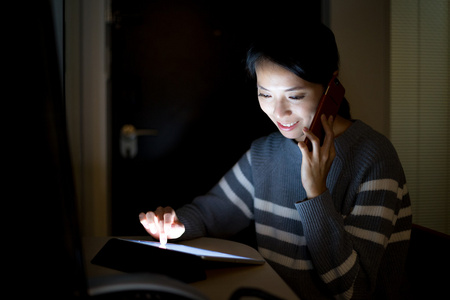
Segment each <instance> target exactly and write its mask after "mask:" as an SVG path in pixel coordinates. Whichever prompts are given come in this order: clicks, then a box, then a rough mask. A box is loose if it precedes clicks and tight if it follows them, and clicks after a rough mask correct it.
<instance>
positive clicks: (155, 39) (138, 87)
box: [110, 0, 321, 235]
mask: <svg viewBox="0 0 450 300" xmlns="http://www.w3.org/2000/svg"><path fill="white" fill-rule="evenodd" d="M286 3H287V4H286ZM286 3H283V2H267V3H266V2H264V3H262V2H256V1H242V2H241V3H239V4H235V3H232V2H229V1H122V0H113V1H112V13H113V16H114V17H113V18H114V22H113V24H111V27H110V33H111V35H110V43H111V49H112V50H111V53H112V54H111V57H112V60H111V61H112V64H111V100H112V105H111V112H112V118H111V120H112V170H111V172H112V173H111V174H112V185H111V186H112V192H111V195H112V234H113V235H142V234H146V233H145V231H144V230H143V228H142V227H141V225H140V223H139V222H138V214H139V213H140V212H141V211H144V212H145V211H148V210H154V209H155V208H156V207H157V206H160V205H161V206H167V205H169V206H172V207H174V208H177V207H179V206H181V205H183V204H185V203H188V202H191V201H192V199H193V198H194V197H195V196H198V195H202V194H205V193H206V192H208V191H209V190H210V189H211V188H212V186H213V185H214V184H216V183H217V182H218V181H219V180H220V178H221V177H222V176H223V175H224V174H225V172H226V171H228V170H229V169H230V168H231V167H232V166H233V165H234V164H235V163H236V162H237V160H238V159H239V158H240V157H241V156H242V155H243V154H244V153H245V152H246V151H247V150H248V149H249V147H250V145H251V142H252V141H253V140H255V139H256V138H258V137H261V136H264V135H266V134H268V133H270V132H272V131H274V130H276V129H275V127H274V125H273V124H272V123H271V121H270V120H269V119H268V118H267V117H266V116H265V114H264V113H263V112H262V111H261V110H260V108H259V104H258V101H257V97H256V88H255V83H254V82H252V81H251V80H250V79H249V78H248V77H247V74H246V71H245V63H244V61H245V53H246V50H247V49H248V47H249V45H250V42H251V40H252V38H253V37H254V36H255V35H256V34H261V33H263V32H264V28H265V27H266V26H279V24H280V22H282V21H283V20H285V19H292V18H294V19H295V18H298V19H299V21H300V20H301V21H304V20H305V19H315V20H320V12H321V7H320V3H321V1H289V2H286ZM303 30H307V28H303ZM299 32H301V30H300V28H299ZM268 42H269V41H268ZM287 43H288V41H287ZM125 124H132V125H134V126H135V127H136V128H138V129H156V130H157V131H158V133H157V135H156V136H140V137H138V154H137V156H136V157H134V158H133V159H130V158H124V157H123V156H122V155H121V153H120V151H119V150H120V130H121V128H122V126H123V125H125Z"/></svg>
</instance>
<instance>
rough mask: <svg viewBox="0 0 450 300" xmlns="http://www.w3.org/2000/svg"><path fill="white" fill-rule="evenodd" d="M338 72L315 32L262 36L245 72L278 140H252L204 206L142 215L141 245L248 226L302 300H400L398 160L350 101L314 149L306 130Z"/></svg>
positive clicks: (289, 30) (406, 228)
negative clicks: (145, 237) (144, 240)
mask: <svg viewBox="0 0 450 300" xmlns="http://www.w3.org/2000/svg"><path fill="white" fill-rule="evenodd" d="M296 28H307V30H306V31H298V30H297V29H296ZM338 61H339V55H338V50H337V46H336V42H335V39H334V35H333V33H332V32H331V31H330V30H329V29H328V28H327V27H325V26H323V25H322V24H316V25H312V24H309V25H308V26H307V27H294V26H290V27H289V26H288V27H283V31H279V30H277V31H275V32H271V31H265V32H263V34H262V36H261V37H259V38H258V39H257V40H256V42H255V43H254V45H253V47H252V48H251V49H250V50H249V51H248V54H247V69H248V71H249V73H250V74H251V75H252V76H253V77H255V78H256V82H257V93H258V99H259V104H260V106H261V109H262V110H263V111H264V112H265V113H266V114H267V116H268V117H269V118H270V119H271V120H272V121H273V122H274V124H275V125H276V127H277V128H278V132H276V133H273V134H271V135H269V136H267V137H264V138H261V139H258V140H256V141H255V142H254V143H253V144H252V146H251V148H250V150H249V151H248V152H247V153H246V154H245V155H243V157H242V158H241V159H240V160H239V161H238V162H237V164H236V165H235V166H234V167H233V168H232V169H231V170H230V171H229V172H228V173H227V174H225V176H224V177H223V178H222V179H221V180H220V182H219V183H218V184H217V185H216V186H215V187H214V188H213V189H212V190H211V191H210V192H209V193H208V194H207V195H205V196H201V197H197V198H196V199H194V201H193V202H192V203H191V204H187V205H185V206H184V207H182V208H180V209H179V210H177V211H176V212H175V211H174V210H173V209H171V208H170V207H166V208H162V207H159V208H158V209H156V211H155V212H148V213H147V214H144V213H141V214H140V216H139V217H140V221H141V223H142V224H143V226H144V227H145V228H146V230H147V231H148V232H149V234H150V235H152V236H153V237H154V238H157V239H160V240H161V242H163V243H165V242H166V241H167V238H169V239H173V238H179V237H181V236H182V238H185V239H190V238H195V237H200V236H206V235H208V236H213V237H222V238H224V237H229V236H232V235H234V234H236V233H238V232H239V231H241V230H242V229H244V228H246V227H247V226H249V224H251V223H252V222H253V221H254V223H255V229H256V240H257V246H258V251H259V252H260V253H261V255H262V256H263V257H264V258H265V259H266V261H267V262H268V263H270V264H271V266H272V267H273V268H274V269H275V270H276V271H277V272H278V273H279V275H280V276H281V277H282V278H283V279H284V280H285V281H286V282H287V283H288V284H289V285H290V286H291V288H292V289H293V290H294V291H295V292H296V293H297V294H298V295H299V297H300V298H301V299H321V298H331V297H337V298H363V299H367V298H372V297H373V298H383V299H386V298H393V297H398V296H399V294H398V292H399V288H400V281H401V278H402V270H403V265H404V261H405V258H406V253H407V248H408V243H409V236H410V228H411V209H410V200H409V194H408V192H407V189H406V180H405V176H404V172H403V169H402V166H401V164H400V161H399V159H398V157H397V154H396V152H395V149H394V148H393V146H392V145H391V143H390V142H389V141H388V139H386V138H385V137H384V136H382V135H381V134H379V133H377V132H375V131H374V130H373V129H371V128H370V127H369V126H368V125H366V124H364V123H363V122H362V121H359V120H351V119H350V113H349V107H348V103H347V101H346V100H344V105H342V106H341V110H340V112H339V115H338V116H336V118H335V119H333V118H332V117H330V118H328V119H326V118H325V117H324V116H322V117H321V122H322V125H323V128H324V130H325V140H324V142H323V144H322V145H321V144H320V143H319V141H318V139H317V138H316V137H315V136H314V135H313V134H312V133H311V132H310V131H309V130H308V127H309V126H310V124H311V121H312V119H313V117H314V114H315V112H316V108H317V104H318V102H319V100H320V98H321V96H322V94H323V92H324V88H325V86H326V85H327V83H328V82H329V80H330V79H331V77H332V75H333V73H334V72H335V71H337V70H338V63H339V62H338ZM305 138H308V139H310V140H311V141H312V145H313V150H312V151H311V152H309V151H308V148H307V147H306V145H305V142H304V140H305Z"/></svg>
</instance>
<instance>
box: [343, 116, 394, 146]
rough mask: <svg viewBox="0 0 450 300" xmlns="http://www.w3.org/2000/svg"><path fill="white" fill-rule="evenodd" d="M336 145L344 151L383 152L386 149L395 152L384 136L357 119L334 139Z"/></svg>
mask: <svg viewBox="0 0 450 300" xmlns="http://www.w3.org/2000/svg"><path fill="white" fill-rule="evenodd" d="M336 146H337V147H339V149H341V151H345V152H347V151H352V152H354V151H368V152H369V153H372V152H373V154H375V153H379V154H383V152H385V151H387V152H388V154H393V153H395V154H396V152H395V148H394V146H393V145H392V143H391V141H390V140H389V139H388V138H387V137H386V136H384V135H383V134H381V133H379V132H378V131H376V130H374V129H373V128H372V127H370V126H369V125H367V124H366V123H364V122H362V121H359V120H356V121H355V122H354V123H353V124H352V126H350V127H349V128H348V129H347V130H346V131H345V132H344V133H343V134H342V135H341V136H339V137H338V138H337V139H336Z"/></svg>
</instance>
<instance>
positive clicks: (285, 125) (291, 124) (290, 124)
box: [280, 121, 298, 127]
mask: <svg viewBox="0 0 450 300" xmlns="http://www.w3.org/2000/svg"><path fill="white" fill-rule="evenodd" d="M297 122H298V121H297ZM297 122H294V123H289V124H283V123H280V124H281V125H283V126H284V127H291V126H293V125H295V124H297Z"/></svg>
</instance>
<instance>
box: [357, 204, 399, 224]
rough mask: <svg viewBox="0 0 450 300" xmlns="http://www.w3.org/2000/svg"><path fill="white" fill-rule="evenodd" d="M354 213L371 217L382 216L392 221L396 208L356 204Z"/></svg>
mask: <svg viewBox="0 0 450 300" xmlns="http://www.w3.org/2000/svg"><path fill="white" fill-rule="evenodd" d="M351 214H352V215H355V216H371V217H380V218H383V219H386V220H389V221H392V220H393V218H394V214H395V212H394V210H392V209H390V208H387V207H384V206H376V205H367V206H364V205H355V207H354V208H353V211H352V212H351Z"/></svg>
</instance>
